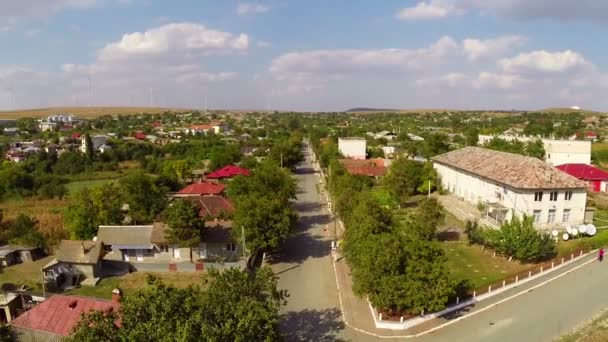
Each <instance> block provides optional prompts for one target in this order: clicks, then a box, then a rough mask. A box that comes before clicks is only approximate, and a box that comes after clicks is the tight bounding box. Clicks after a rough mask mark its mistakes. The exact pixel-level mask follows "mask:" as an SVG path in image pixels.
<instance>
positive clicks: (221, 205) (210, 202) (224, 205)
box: [184, 196, 234, 218]
mask: <svg viewBox="0 0 608 342" xmlns="http://www.w3.org/2000/svg"><path fill="white" fill-rule="evenodd" d="M184 199H185V200H188V201H192V202H194V204H196V205H197V206H198V207H199V208H200V212H199V216H200V217H204V218H216V217H218V216H219V215H220V214H221V213H225V214H233V213H234V205H233V204H232V202H230V201H229V200H228V199H226V198H225V197H222V196H198V197H185V198H184Z"/></svg>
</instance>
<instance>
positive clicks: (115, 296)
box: [112, 288, 122, 303]
mask: <svg viewBox="0 0 608 342" xmlns="http://www.w3.org/2000/svg"><path fill="white" fill-rule="evenodd" d="M121 300H122V291H121V290H120V289H119V288H116V289H114V290H112V301H113V302H114V303H120V301H121Z"/></svg>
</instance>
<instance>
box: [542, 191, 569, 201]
mask: <svg viewBox="0 0 608 342" xmlns="http://www.w3.org/2000/svg"><path fill="white" fill-rule="evenodd" d="M558 194H559V192H557V191H551V192H549V201H552V202H555V201H557V197H558ZM571 199H572V191H566V192H564V200H566V201H569V200H571ZM542 201H543V192H542V191H536V192H535V193H534V202H542Z"/></svg>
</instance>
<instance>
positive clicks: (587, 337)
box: [557, 311, 608, 342]
mask: <svg viewBox="0 0 608 342" xmlns="http://www.w3.org/2000/svg"><path fill="white" fill-rule="evenodd" d="M557 341H558V342H598V341H608V311H604V312H602V313H601V314H599V315H597V316H596V317H594V318H593V319H591V320H590V321H589V322H586V323H584V324H583V325H582V326H581V327H579V328H577V329H575V330H574V331H573V332H571V333H569V334H567V335H564V336H562V337H561V338H560V339H559V340H557Z"/></svg>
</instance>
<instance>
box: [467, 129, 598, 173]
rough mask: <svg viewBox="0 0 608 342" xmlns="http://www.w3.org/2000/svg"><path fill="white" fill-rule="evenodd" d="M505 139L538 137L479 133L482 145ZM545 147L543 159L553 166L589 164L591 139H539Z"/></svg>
mask: <svg viewBox="0 0 608 342" xmlns="http://www.w3.org/2000/svg"><path fill="white" fill-rule="evenodd" d="M495 137H496V138H500V139H502V140H505V141H509V142H513V141H516V140H517V141H521V142H522V143H527V142H529V141H533V140H536V139H538V138H532V137H527V136H523V135H511V134H505V135H496V136H494V135H480V136H479V144H480V145H484V144H487V143H489V142H490V141H492V139H494V138H495ZM541 141H542V142H543V147H544V149H545V161H546V162H547V163H549V164H551V165H553V166H558V165H563V164H587V165H591V141H587V140H556V139H541Z"/></svg>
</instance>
